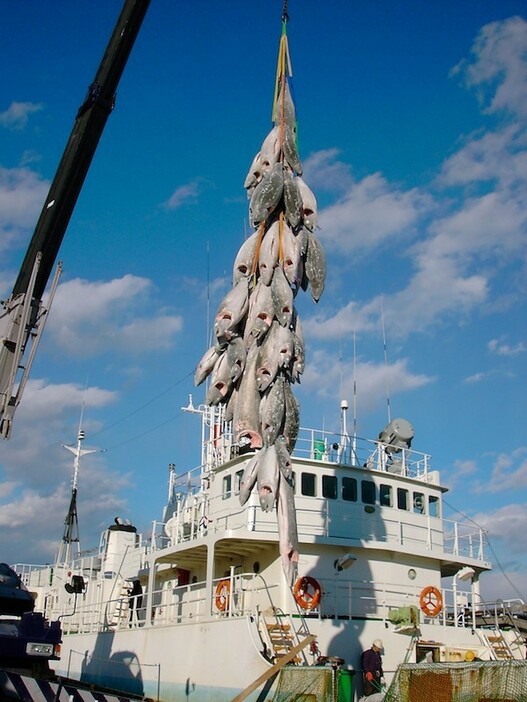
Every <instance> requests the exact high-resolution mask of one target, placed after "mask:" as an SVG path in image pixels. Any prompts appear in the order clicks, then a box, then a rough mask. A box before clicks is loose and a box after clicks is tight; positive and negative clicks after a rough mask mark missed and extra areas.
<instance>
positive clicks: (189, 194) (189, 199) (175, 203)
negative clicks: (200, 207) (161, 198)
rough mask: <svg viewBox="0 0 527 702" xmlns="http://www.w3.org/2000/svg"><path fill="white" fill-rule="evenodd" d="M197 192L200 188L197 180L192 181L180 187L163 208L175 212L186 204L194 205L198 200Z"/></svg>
mask: <svg viewBox="0 0 527 702" xmlns="http://www.w3.org/2000/svg"><path fill="white" fill-rule="evenodd" d="M199 190H200V188H199V183H198V181H197V180H193V181H191V182H190V183H186V184H185V185H180V186H179V187H178V188H176V189H175V190H174V192H173V193H172V195H171V196H170V197H169V198H168V200H167V201H166V202H165V203H164V207H165V208H166V209H167V210H176V209H177V208H178V207H181V206H182V205H185V204H187V203H194V202H196V201H197V199H198V195H199Z"/></svg>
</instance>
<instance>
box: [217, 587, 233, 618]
mask: <svg viewBox="0 0 527 702" xmlns="http://www.w3.org/2000/svg"><path fill="white" fill-rule="evenodd" d="M230 595H231V581H230V580H220V582H219V583H218V584H217V585H216V607H217V608H218V609H219V610H220V612H225V610H226V609H227V606H228V604H229V600H230Z"/></svg>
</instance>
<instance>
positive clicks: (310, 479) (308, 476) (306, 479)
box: [300, 473, 317, 497]
mask: <svg viewBox="0 0 527 702" xmlns="http://www.w3.org/2000/svg"><path fill="white" fill-rule="evenodd" d="M316 477H317V476H316V475H315V474H314V473H302V475H301V487H300V491H301V493H302V495H308V497H315V496H316V494H317V490H316V482H315V481H316Z"/></svg>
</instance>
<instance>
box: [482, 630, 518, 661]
mask: <svg viewBox="0 0 527 702" xmlns="http://www.w3.org/2000/svg"><path fill="white" fill-rule="evenodd" d="M482 633H483V636H484V638H485V641H486V643H487V645H488V646H489V648H490V650H491V654H492V657H493V658H494V660H496V661H510V660H512V659H513V658H514V656H513V655H512V651H511V649H510V647H509V644H508V643H507V641H506V640H505V639H504V638H503V635H502V633H501V631H500V630H499V629H491V630H489V632H488V633H487V632H482Z"/></svg>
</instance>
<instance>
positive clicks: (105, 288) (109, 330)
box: [46, 275, 183, 357]
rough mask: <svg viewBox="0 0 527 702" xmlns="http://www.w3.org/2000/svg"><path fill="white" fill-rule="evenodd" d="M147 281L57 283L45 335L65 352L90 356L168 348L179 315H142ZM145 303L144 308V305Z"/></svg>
mask: <svg viewBox="0 0 527 702" xmlns="http://www.w3.org/2000/svg"><path fill="white" fill-rule="evenodd" d="M151 289H152V283H151V281H150V280H148V279H146V278H141V277H138V276H134V275H125V276H123V277H122V278H116V279H113V280H110V281H96V282H90V281H86V280H82V279H80V278H76V279H74V280H70V281H68V282H66V283H63V284H62V285H59V287H58V289H57V294H56V297H55V301H54V303H53V310H52V314H50V318H49V322H48V326H47V328H46V333H47V334H49V335H51V336H53V338H54V340H55V343H56V344H58V345H59V346H60V347H61V349H62V350H63V351H64V352H65V353H68V354H76V355H80V356H84V357H86V356H90V355H94V354H98V353H105V352H106V351H108V350H118V351H121V352H127V353H131V354H134V353H143V352H145V351H151V350H152V349H160V348H169V347H170V346H171V345H172V343H173V339H174V335H175V334H177V333H178V332H179V331H180V330H181V329H182V325H183V322H182V318H181V317H180V316H178V315H174V314H168V313H166V312H164V311H163V310H161V311H160V312H159V313H158V314H157V315H152V314H149V315H147V316H141V315H140V314H139V313H138V310H139V308H140V307H141V306H148V303H149V295H150V292H151ZM148 307H149V306H148Z"/></svg>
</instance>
